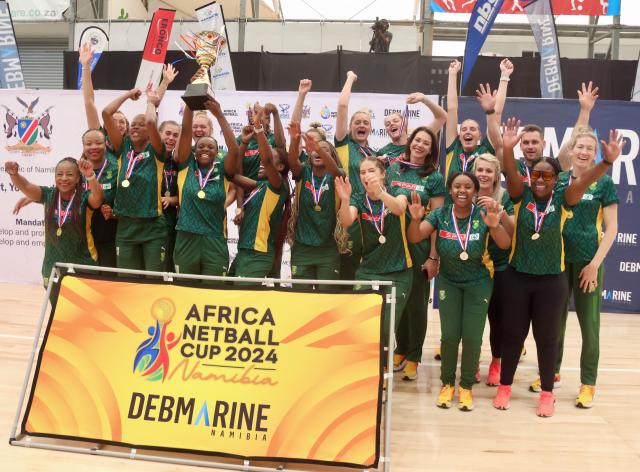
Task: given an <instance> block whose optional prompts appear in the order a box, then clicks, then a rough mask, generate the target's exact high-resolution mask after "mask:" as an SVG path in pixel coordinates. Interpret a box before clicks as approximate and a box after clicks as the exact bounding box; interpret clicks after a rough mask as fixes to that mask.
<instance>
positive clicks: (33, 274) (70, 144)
mask: <svg viewBox="0 0 640 472" xmlns="http://www.w3.org/2000/svg"><path fill="white" fill-rule="evenodd" d="M121 93H122V92H119V91H113V90H108V91H107V90H105V91H97V92H96V104H97V107H98V109H99V110H102V108H103V107H104V106H105V105H106V104H107V103H109V102H110V101H111V100H113V99H114V98H115V97H117V96H118V95H120V94H121ZM181 94H182V93H181V92H178V91H169V92H167V95H166V96H165V99H164V100H163V103H162V105H161V107H160V120H167V119H173V120H176V121H178V122H180V121H181V119H182V118H181V113H180V112H181V105H182V101H181V100H180V98H179V97H180V95H181ZM296 96H297V93H296V92H238V91H236V92H232V91H226V92H218V93H217V95H216V97H217V99H218V100H219V102H220V104H221V105H222V108H223V110H224V113H225V115H226V117H227V120H228V121H229V123H230V124H231V127H232V128H233V129H234V132H235V133H236V134H238V133H239V132H240V129H241V128H242V126H244V124H245V123H246V121H247V118H246V110H247V107H248V106H249V105H250V104H251V103H253V102H255V101H259V102H260V103H263V104H264V103H266V102H272V103H274V104H275V105H276V107H278V110H279V112H280V116H281V118H282V121H283V124H284V126H285V127H286V125H287V124H288V122H289V119H290V115H291V112H292V110H293V105H294V103H295V100H296ZM18 98H20V99H21V100H22V101H23V102H25V104H26V105H27V107H31V114H29V113H28V109H27V108H26V107H25V106H23V105H22V104H21V103H20V102H19V101H18ZM430 98H431V99H433V100H434V101H435V100H438V97H437V96H432V97H430ZM36 99H37V102H36V103H34V102H35V101H36ZM404 99H405V96H404V95H391V94H357V93H355V94H353V95H352V98H351V106H350V108H349V112H350V113H353V112H355V111H356V110H358V109H361V108H368V109H369V110H370V112H371V114H372V116H373V133H372V136H371V138H370V144H371V145H372V146H373V147H374V148H378V147H382V146H383V145H384V144H386V143H387V142H388V141H389V139H388V138H387V137H386V136H385V133H384V126H383V120H384V116H385V115H387V114H389V113H390V112H391V111H393V110H402V109H404ZM337 100H338V94H337V93H314V92H311V93H309V95H308V96H307V100H306V104H305V109H304V113H303V119H302V127H303V129H306V127H307V126H308V124H309V123H310V122H313V121H319V122H321V123H322V126H323V128H325V131H326V132H327V135H328V137H329V139H333V133H334V131H335V113H336V104H337ZM145 104H146V101H145V100H144V99H141V100H139V101H138V102H131V101H128V102H126V103H125V104H124V105H123V107H122V110H123V111H124V112H125V113H126V115H127V116H128V117H129V118H131V117H133V115H134V114H136V113H143V112H144V109H145ZM0 107H2V108H3V109H4V110H3V111H0V114H1V115H2V116H0V123H1V126H2V127H1V128H0V133H1V134H0V147H1V148H2V151H3V158H2V161H1V162H0V260H1V261H2V264H1V265H0V282H36V283H40V282H41V278H40V267H41V264H42V256H43V253H44V248H43V244H44V232H43V226H42V225H43V211H42V206H41V205H37V204H32V205H30V206H28V207H27V208H24V209H23V210H22V211H21V212H20V214H19V215H17V216H14V215H12V209H13V207H14V205H15V203H16V202H17V201H18V199H19V198H20V196H21V195H22V194H21V193H20V192H19V191H17V190H16V189H14V188H13V186H12V185H11V181H10V179H9V176H8V175H7V174H6V173H5V172H4V162H5V161H7V160H15V161H17V162H18V163H19V164H20V170H21V173H22V174H23V175H24V176H25V177H27V178H28V179H29V180H31V181H32V182H34V183H36V184H39V185H53V171H54V167H55V164H56V163H57V162H58V161H59V160H60V159H62V158H63V157H66V156H72V157H76V158H77V157H79V156H80V155H81V153H82V143H81V135H82V133H83V132H84V131H85V130H86V128H87V123H86V118H85V114H84V103H83V101H82V95H81V93H80V92H79V91H75V90H65V91H60V90H22V91H13V90H1V91H0ZM47 109H48V114H49V117H50V120H49V124H50V128H48V129H47V130H46V131H47V132H44V130H43V128H42V127H39V128H38V129H37V130H36V132H37V138H36V141H35V142H34V143H33V144H32V145H31V146H32V148H31V149H30V150H25V149H24V146H22V148H23V149H18V148H19V147H20V146H19V145H18V146H16V145H17V143H19V142H20V139H19V133H18V130H19V129H20V128H19V126H20V123H21V122H18V124H17V125H16V126H15V127H13V128H12V129H11V126H10V122H11V118H9V119H7V117H8V116H11V115H12V116H13V117H15V118H16V119H19V120H23V121H24V122H23V124H25V125H27V128H28V125H29V123H28V120H30V119H38V118H40V117H42V116H43V114H45V112H46V110H47ZM409 109H410V119H409V128H410V129H411V128H414V127H416V126H419V125H422V124H428V123H429V122H430V121H431V119H432V115H431V113H430V111H429V110H428V109H427V108H426V107H424V106H422V105H411V106H410V108H409ZM5 112H6V113H5ZM212 118H213V117H212ZM49 129H50V133H49V132H48V131H49ZM9 132H11V136H9V137H7V134H8V133H9ZM214 135H215V137H216V139H218V142H219V143H220V145H221V146H223V145H224V140H223V139H222V135H221V133H220V128H219V127H218V126H217V125H215V126H214ZM47 136H48V137H47ZM228 213H229V215H230V216H231V215H232V214H233V208H229V212H228ZM228 229H229V250H230V254H231V256H232V257H233V256H235V252H236V250H235V243H236V242H237V228H236V227H235V225H234V224H233V222H232V221H231V218H230V219H229V224H228ZM287 261H288V257H287V254H286V253H285V263H284V267H283V273H282V275H283V276H287V275H288V274H289V268H288V262H287Z"/></svg>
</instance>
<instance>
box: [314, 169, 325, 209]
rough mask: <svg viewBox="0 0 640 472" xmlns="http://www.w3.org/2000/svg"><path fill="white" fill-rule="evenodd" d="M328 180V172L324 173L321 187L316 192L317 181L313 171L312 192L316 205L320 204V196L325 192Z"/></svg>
mask: <svg viewBox="0 0 640 472" xmlns="http://www.w3.org/2000/svg"><path fill="white" fill-rule="evenodd" d="M326 181H327V174H324V176H323V177H322V182H320V188H319V189H318V191H317V192H316V181H315V179H314V178H313V172H312V173H311V192H312V193H313V203H315V204H316V205H319V204H320V197H322V194H323V193H324V183H325V182H326Z"/></svg>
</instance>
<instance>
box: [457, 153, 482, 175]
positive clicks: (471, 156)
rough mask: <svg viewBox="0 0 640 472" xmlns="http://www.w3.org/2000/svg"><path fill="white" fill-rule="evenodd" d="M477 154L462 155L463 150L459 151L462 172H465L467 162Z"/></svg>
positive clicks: (469, 162)
mask: <svg viewBox="0 0 640 472" xmlns="http://www.w3.org/2000/svg"><path fill="white" fill-rule="evenodd" d="M477 156H478V154H477V153H473V154H471V155H470V156H469V157H467V156H465V155H464V152H462V153H460V160H461V161H462V172H466V171H467V168H468V167H469V164H471V163H472V162H473V160H474V159H475V158H476V157H477Z"/></svg>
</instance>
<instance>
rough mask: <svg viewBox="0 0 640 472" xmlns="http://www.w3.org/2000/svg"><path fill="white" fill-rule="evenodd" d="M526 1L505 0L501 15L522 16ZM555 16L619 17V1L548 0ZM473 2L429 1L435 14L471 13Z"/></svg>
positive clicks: (461, 0) (460, 0) (473, 0)
mask: <svg viewBox="0 0 640 472" xmlns="http://www.w3.org/2000/svg"><path fill="white" fill-rule="evenodd" d="M527 1H528V0H505V1H504V4H503V5H502V8H501V9H500V13H501V14H524V13H525V7H524V5H525V4H526V3H527ZM550 1H551V3H553V11H554V12H555V14H556V15H591V16H612V15H620V0H608V1H606V0H550ZM474 3H476V2H475V0H471V1H469V0H431V9H432V11H434V12H437V13H471V12H472V11H473V8H474Z"/></svg>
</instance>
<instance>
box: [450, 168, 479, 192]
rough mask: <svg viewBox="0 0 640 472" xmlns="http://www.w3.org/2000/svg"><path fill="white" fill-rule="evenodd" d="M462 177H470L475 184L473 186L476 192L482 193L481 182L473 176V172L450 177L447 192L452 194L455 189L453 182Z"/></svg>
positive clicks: (458, 173) (459, 173) (456, 173)
mask: <svg viewBox="0 0 640 472" xmlns="http://www.w3.org/2000/svg"><path fill="white" fill-rule="evenodd" d="M461 175H464V176H466V177H469V178H470V179H471V182H473V186H474V187H475V189H476V192H479V191H480V182H479V181H478V177H476V176H475V174H472V173H471V172H455V173H454V174H451V175H450V176H449V179H448V180H447V190H448V191H449V192H451V188H452V187H453V181H454V180H456V179H457V178H458V177H460V176H461Z"/></svg>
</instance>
